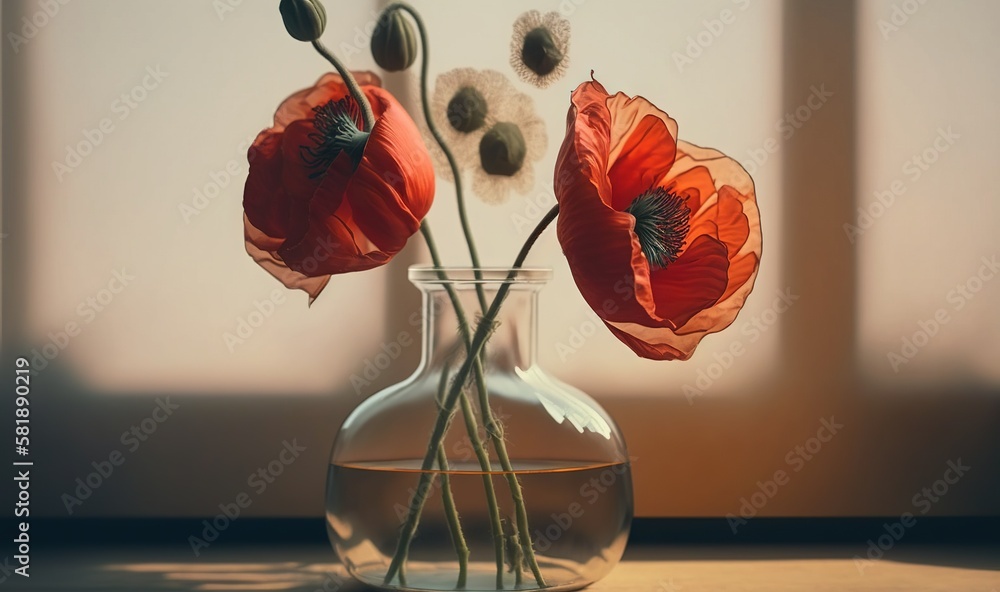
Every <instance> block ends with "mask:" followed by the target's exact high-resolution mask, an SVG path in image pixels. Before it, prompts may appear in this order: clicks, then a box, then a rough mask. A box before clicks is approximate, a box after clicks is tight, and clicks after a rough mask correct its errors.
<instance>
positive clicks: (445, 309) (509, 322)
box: [414, 280, 543, 373]
mask: <svg viewBox="0 0 1000 592" xmlns="http://www.w3.org/2000/svg"><path fill="white" fill-rule="evenodd" d="M414 283H415V284H416V285H417V286H418V287H419V288H420V290H421V292H422V293H423V336H424V339H423V351H422V355H421V363H420V369H419V370H418V372H436V371H439V370H440V369H441V368H443V367H446V366H447V367H449V368H450V369H451V371H452V372H454V371H456V370H457V369H458V366H459V365H460V364H461V362H462V360H464V359H465V355H464V354H465V346H464V341H463V338H462V335H463V333H462V329H461V324H460V317H459V315H458V314H456V312H455V307H454V305H453V302H452V297H453V296H454V297H456V298H457V300H458V302H459V303H460V304H461V308H462V312H463V313H464V319H465V320H466V321H467V323H468V332H469V333H468V334H469V335H473V334H475V331H476V327H477V326H478V324H479V322H480V320H481V319H482V318H483V315H484V313H483V310H482V306H481V303H480V299H479V293H478V289H480V288H481V289H482V293H483V296H484V297H485V300H486V303H487V306H488V305H490V304H491V303H492V302H493V300H494V299H495V298H496V296H497V291H498V290H499V289H500V286H501V285H502V282H499V281H497V282H490V281H485V282H482V283H475V282H466V281H461V280H458V281H436V282H432V283H431V282H420V281H414ZM542 285H543V283H542V282H539V281H534V282H521V281H516V280H515V281H514V282H512V284H511V287H510V289H509V291H508V292H507V297H506V298H505V300H504V303H503V305H502V306H501V307H500V311H499V314H498V315H497V318H496V320H495V321H494V323H493V326H494V329H493V332H492V334H491V336H490V338H489V341H487V344H486V348H485V350H486V358H485V362H486V365H485V366H486V370H487V372H493V373H496V372H508V373H514V372H515V371H517V370H527V369H528V368H530V367H532V366H534V365H535V361H536V358H535V355H536V344H537V308H538V291H539V289H540V288H541V287H542Z"/></svg>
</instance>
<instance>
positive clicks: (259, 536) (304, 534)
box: [2, 517, 1000, 547]
mask: <svg viewBox="0 0 1000 592" xmlns="http://www.w3.org/2000/svg"><path fill="white" fill-rule="evenodd" d="M203 520H208V521H209V522H211V521H212V519H211V518H208V519H204V518H35V519H32V520H31V523H30V532H31V539H32V541H33V544H38V545H39V546H42V547H44V546H49V545H53V546H57V545H94V544H99V545H100V544H103V545H141V544H155V545H163V544H178V543H179V544H182V545H183V544H187V542H188V538H189V537H191V536H202V532H203V531H204V530H205V524H204V523H203ZM3 522H6V524H5V525H4V527H3V531H2V532H14V531H13V530H12V529H13V528H15V525H14V522H13V521H11V520H9V519H8V520H5V521H3ZM897 522H899V518H898V517H895V518H872V517H869V518H754V519H751V520H748V521H746V523H739V524H736V525H735V526H736V533H735V534H734V533H733V529H732V526H731V523H730V522H729V521H727V520H726V519H725V518H638V519H636V520H635V522H634V524H633V527H632V535H631V538H630V544H676V545H796V544H812V545H822V544H854V543H861V544H864V543H865V542H866V541H868V540H869V539H877V538H878V537H879V536H881V535H883V534H886V533H887V528H892V527H893V525H894V524H896V523H897ZM220 524H224V522H222V521H220ZM905 530H906V541H907V543H908V544H927V543H933V544H948V545H959V544H961V545H967V544H1000V517H919V518H917V519H916V523H915V524H912V525H910V526H909V527H907V528H906V529H905ZM224 531H225V537H224V538H225V541H226V543H227V544H234V543H242V544H276V543H281V544H303V545H310V544H325V543H326V540H327V539H326V528H325V525H324V523H323V520H322V519H321V518H240V519H237V520H234V521H231V522H230V523H229V524H225V528H224ZM897 531H898V528H897ZM36 541H37V543H36Z"/></svg>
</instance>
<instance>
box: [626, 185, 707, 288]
mask: <svg viewBox="0 0 1000 592" xmlns="http://www.w3.org/2000/svg"><path fill="white" fill-rule="evenodd" d="M625 211H626V212H628V213H629V214H632V216H633V217H634V218H635V234H636V236H637V237H639V245H640V246H641V247H642V253H643V255H645V256H646V260H647V261H648V262H649V266H650V268H651V269H663V268H665V267H666V266H667V265H669V264H671V263H673V262H674V261H676V260H677V256H678V255H679V254H680V251H681V247H683V246H684V239H686V238H687V235H688V231H689V230H690V229H691V228H690V225H689V222H690V218H691V209H690V208H688V206H687V202H686V200H685V199H683V198H681V197H678V196H676V195H674V194H672V193H670V192H668V191H667V190H666V189H663V188H661V187H656V188H654V189H650V190H649V191H647V192H645V193H643V194H642V195H640V196H639V197H637V198H635V200H634V201H633V202H632V203H631V204H630V205H629V207H627V208H625Z"/></svg>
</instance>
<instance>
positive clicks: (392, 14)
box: [372, 8, 417, 72]
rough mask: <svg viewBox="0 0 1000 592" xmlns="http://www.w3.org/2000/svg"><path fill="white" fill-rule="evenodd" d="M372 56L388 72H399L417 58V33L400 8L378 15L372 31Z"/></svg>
mask: <svg viewBox="0 0 1000 592" xmlns="http://www.w3.org/2000/svg"><path fill="white" fill-rule="evenodd" d="M372 57H374V58H375V63H376V64H378V65H379V66H380V67H381V68H382V69H384V70H388V71H389V72H399V71H400V70H405V69H407V68H409V67H410V66H412V65H413V62H414V61H416V59H417V34H416V32H415V31H414V30H413V25H411V24H410V21H408V20H407V19H406V17H405V16H404V15H403V11H402V9H399V8H391V9H389V10H386V11H385V12H383V13H382V15H381V16H380V17H378V24H377V25H376V26H375V31H374V32H373V33H372Z"/></svg>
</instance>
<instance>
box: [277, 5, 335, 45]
mask: <svg viewBox="0 0 1000 592" xmlns="http://www.w3.org/2000/svg"><path fill="white" fill-rule="evenodd" d="M278 10H279V11H281V19H282V20H283V21H284V22H285V30H287V31H288V34H289V35H291V36H292V37H294V38H295V39H298V40H299V41H316V40H317V39H319V38H320V36H321V35H323V31H324V30H325V29H326V9H325V8H323V3H322V2H320V0H281V3H280V4H279V5H278Z"/></svg>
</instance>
